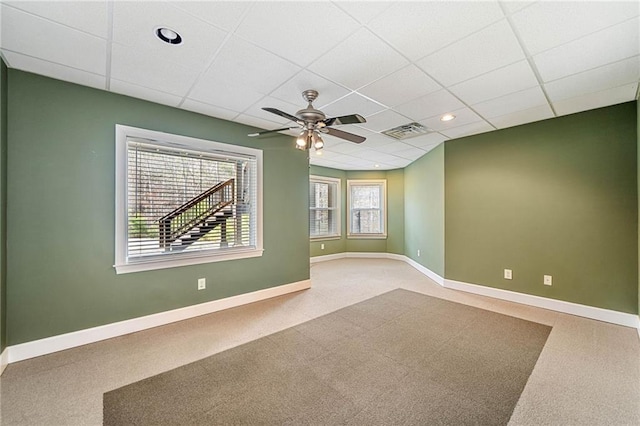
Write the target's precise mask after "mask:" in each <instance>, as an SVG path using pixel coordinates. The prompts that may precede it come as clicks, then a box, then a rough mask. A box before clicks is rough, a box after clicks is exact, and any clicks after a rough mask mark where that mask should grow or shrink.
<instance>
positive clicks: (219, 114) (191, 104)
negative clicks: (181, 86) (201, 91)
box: [181, 99, 238, 120]
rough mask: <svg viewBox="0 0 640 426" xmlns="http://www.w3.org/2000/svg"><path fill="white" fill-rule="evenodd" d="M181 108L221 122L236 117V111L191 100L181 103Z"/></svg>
mask: <svg viewBox="0 0 640 426" xmlns="http://www.w3.org/2000/svg"><path fill="white" fill-rule="evenodd" d="M181 108H182V109H185V110H187V111H192V112H197V113H199V114H204V115H208V116H211V117H216V118H222V119H223V120H233V119H234V118H236V117H237V116H238V112H237V111H231V110H230V109H226V108H220V107H217V106H213V105H209V104H205V103H203V102H198V101H194V100H193V99H186V100H185V101H184V102H183V103H182V106H181Z"/></svg>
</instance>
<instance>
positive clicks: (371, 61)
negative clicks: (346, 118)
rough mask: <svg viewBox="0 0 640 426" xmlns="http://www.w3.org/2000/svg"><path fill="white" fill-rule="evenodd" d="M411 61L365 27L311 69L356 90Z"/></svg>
mask: <svg viewBox="0 0 640 426" xmlns="http://www.w3.org/2000/svg"><path fill="white" fill-rule="evenodd" d="M408 63H409V62H408V61H407V60H406V59H405V58H403V57H402V56H401V55H400V54H399V53H397V52H396V51H395V50H393V49H392V48H391V47H389V45H387V44H386V43H385V42H383V41H382V40H380V39H379V38H378V37H376V36H375V35H373V34H372V33H371V31H369V30H368V29H366V28H361V29H360V30H359V31H357V32H356V33H355V34H354V35H352V36H351V37H349V38H348V39H347V40H345V41H344V42H342V43H340V44H339V45H338V46H336V47H335V48H334V49H332V50H331V51H330V52H328V53H326V54H325V55H323V56H322V57H321V58H320V59H318V60H317V61H315V62H314V63H312V64H311V65H310V66H309V69H310V70H311V71H313V72H315V73H317V74H320V75H322V76H324V77H326V78H328V79H330V80H332V81H335V82H336V83H340V84H342V85H343V86H345V87H347V88H350V89H352V90H356V89H358V88H360V87H362V86H365V85H367V84H369V83H372V82H373V81H375V80H377V79H379V78H381V77H384V76H385V75H387V74H390V73H392V72H394V71H396V70H398V69H400V68H402V67H404V66H406V65H407V64H408Z"/></svg>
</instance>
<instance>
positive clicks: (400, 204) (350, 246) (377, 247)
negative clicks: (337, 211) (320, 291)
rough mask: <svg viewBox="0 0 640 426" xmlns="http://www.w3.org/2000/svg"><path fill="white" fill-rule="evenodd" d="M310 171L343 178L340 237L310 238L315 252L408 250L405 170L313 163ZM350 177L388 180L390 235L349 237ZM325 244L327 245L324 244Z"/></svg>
mask: <svg viewBox="0 0 640 426" xmlns="http://www.w3.org/2000/svg"><path fill="white" fill-rule="evenodd" d="M309 174H310V175H317V176H326V177H334V178H339V179H341V183H340V185H341V192H342V197H341V201H340V202H341V225H340V226H341V231H342V236H341V237H340V238H339V239H328V240H314V241H311V242H310V244H309V245H310V252H311V256H324V255H329V254H336V253H345V252H381V253H396V254H403V253H404V170H403V169H397V170H376V171H351V170H347V171H345V170H336V169H331V168H328V167H320V166H311V167H310V168H309ZM347 179H386V180H387V238H386V239H365V238H346V235H347V222H346V217H347V214H346V208H347ZM321 244H324V246H325V248H324V250H322V249H321V248H320V246H321Z"/></svg>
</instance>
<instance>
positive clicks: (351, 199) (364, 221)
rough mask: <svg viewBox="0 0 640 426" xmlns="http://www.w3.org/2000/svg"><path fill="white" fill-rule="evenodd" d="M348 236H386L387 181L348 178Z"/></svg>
mask: <svg viewBox="0 0 640 426" xmlns="http://www.w3.org/2000/svg"><path fill="white" fill-rule="evenodd" d="M347 198H348V200H347V203H348V204H349V218H348V221H347V222H348V237H353V238H386V237H387V231H386V221H387V204H386V203H387V201H386V200H387V181H386V180H348V181H347Z"/></svg>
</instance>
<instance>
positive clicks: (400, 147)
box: [372, 140, 416, 154]
mask: <svg viewBox="0 0 640 426" xmlns="http://www.w3.org/2000/svg"><path fill="white" fill-rule="evenodd" d="M410 149H416V147H415V146H413V145H409V144H407V143H404V142H403V141H399V140H394V141H392V142H391V143H389V144H386V145H383V146H379V147H376V148H373V149H372V151H377V152H382V153H385V154H395V153H396V152H402V151H407V150H410Z"/></svg>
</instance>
